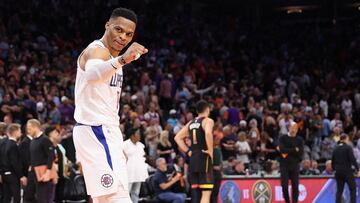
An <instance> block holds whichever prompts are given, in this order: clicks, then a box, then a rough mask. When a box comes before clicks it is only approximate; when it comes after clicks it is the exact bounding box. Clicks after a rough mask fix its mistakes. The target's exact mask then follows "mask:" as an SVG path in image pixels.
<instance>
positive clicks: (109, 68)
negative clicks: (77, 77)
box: [85, 58, 122, 82]
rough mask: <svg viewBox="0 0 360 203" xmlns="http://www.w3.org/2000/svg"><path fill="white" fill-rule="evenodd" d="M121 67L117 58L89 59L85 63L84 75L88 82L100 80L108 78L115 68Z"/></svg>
mask: <svg viewBox="0 0 360 203" xmlns="http://www.w3.org/2000/svg"><path fill="white" fill-rule="evenodd" d="M120 68H122V65H121V64H120V63H119V59H118V58H113V59H109V60H107V61H104V60H101V59H89V60H88V61H87V62H86V64H85V77H86V80H87V81H89V82H101V81H106V80H109V79H110V78H111V77H112V76H113V75H114V74H115V73H116V71H117V70H119V69H120Z"/></svg>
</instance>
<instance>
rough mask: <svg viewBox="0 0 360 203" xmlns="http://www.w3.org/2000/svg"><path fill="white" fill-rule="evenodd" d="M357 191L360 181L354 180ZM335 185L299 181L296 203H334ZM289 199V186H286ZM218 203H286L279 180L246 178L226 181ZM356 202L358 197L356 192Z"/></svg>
mask: <svg viewBox="0 0 360 203" xmlns="http://www.w3.org/2000/svg"><path fill="white" fill-rule="evenodd" d="M356 184H357V190H358V189H359V188H360V179H359V178H357V179H356ZM335 194H336V181H335V179H333V178H330V179H328V178H316V177H314V178H300V181H299V199H298V200H299V203H301V202H303V203H310V202H312V203H335ZM289 195H290V197H291V185H290V184H289ZM349 196H350V195H349V189H348V187H347V186H345V190H344V193H343V198H344V201H345V202H349ZM218 202H220V203H253V202H254V203H280V202H285V201H284V198H283V194H282V187H281V184H280V179H276V178H269V179H266V178H265V179H259V178H253V179H252V178H245V179H237V178H236V179H225V180H223V181H222V183H221V186H220V192H219V201H218ZM357 202H358V203H360V195H359V193H358V192H357Z"/></svg>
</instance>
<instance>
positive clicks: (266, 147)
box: [256, 131, 277, 161]
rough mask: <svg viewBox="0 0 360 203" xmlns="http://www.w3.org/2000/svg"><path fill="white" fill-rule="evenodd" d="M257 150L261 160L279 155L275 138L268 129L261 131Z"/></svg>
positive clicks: (272, 158)
mask: <svg viewBox="0 0 360 203" xmlns="http://www.w3.org/2000/svg"><path fill="white" fill-rule="evenodd" d="M256 150H257V151H258V155H259V156H258V158H259V159H260V160H261V161H265V160H268V159H271V160H274V159H275V158H276V156H277V152H276V145H275V143H274V140H273V139H272V138H271V137H269V134H268V133H267V132H266V131H263V132H262V133H261V136H260V140H259V141H258V142H257V147H256Z"/></svg>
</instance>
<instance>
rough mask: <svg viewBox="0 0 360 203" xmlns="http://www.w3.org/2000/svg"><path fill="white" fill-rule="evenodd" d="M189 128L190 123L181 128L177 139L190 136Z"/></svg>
mask: <svg viewBox="0 0 360 203" xmlns="http://www.w3.org/2000/svg"><path fill="white" fill-rule="evenodd" d="M188 128H189V123H188V124H186V125H185V126H184V127H183V128H181V130H180V131H179V132H178V133H177V134H176V136H175V139H179V140H182V139H184V138H185V137H188V136H189V132H188Z"/></svg>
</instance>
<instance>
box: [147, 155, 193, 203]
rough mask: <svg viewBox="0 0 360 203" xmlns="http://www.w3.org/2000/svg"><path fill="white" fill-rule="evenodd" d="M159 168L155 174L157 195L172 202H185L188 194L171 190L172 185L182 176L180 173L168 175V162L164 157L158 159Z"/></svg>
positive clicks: (157, 165) (162, 199)
mask: <svg viewBox="0 0 360 203" xmlns="http://www.w3.org/2000/svg"><path fill="white" fill-rule="evenodd" d="M156 167H157V170H156V172H155V174H154V179H153V181H154V185H155V188H154V189H155V195H156V196H157V198H158V199H159V200H160V201H165V202H172V203H184V202H185V199H186V194H184V193H174V192H171V191H170V187H171V186H172V185H174V184H175V183H176V182H178V181H179V180H180V178H181V176H182V175H181V174H180V173H176V175H175V176H171V177H169V178H168V177H167V176H166V171H167V164H166V160H165V159H164V158H158V159H157V160H156Z"/></svg>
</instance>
